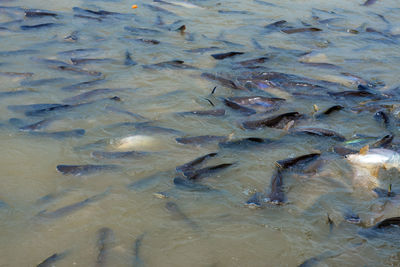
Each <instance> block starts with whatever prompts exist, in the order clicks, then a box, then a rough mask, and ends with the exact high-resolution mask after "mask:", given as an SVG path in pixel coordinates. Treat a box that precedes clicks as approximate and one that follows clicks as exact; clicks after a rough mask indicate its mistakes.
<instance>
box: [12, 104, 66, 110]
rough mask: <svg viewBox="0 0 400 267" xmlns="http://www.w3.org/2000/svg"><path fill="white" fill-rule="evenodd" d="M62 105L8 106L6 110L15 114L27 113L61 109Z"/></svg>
mask: <svg viewBox="0 0 400 267" xmlns="http://www.w3.org/2000/svg"><path fill="white" fill-rule="evenodd" d="M61 106H63V104H31V105H10V106H8V107H7V108H8V109H9V110H11V111H15V112H29V111H35V110H41V109H51V108H57V107H61Z"/></svg>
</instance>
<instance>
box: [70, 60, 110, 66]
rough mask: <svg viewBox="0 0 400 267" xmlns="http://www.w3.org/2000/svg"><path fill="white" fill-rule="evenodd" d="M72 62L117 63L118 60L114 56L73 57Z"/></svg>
mask: <svg viewBox="0 0 400 267" xmlns="http://www.w3.org/2000/svg"><path fill="white" fill-rule="evenodd" d="M70 60H71V62H72V64H74V65H85V64H94V63H115V62H117V61H116V60H114V59H112V58H71V59H70Z"/></svg>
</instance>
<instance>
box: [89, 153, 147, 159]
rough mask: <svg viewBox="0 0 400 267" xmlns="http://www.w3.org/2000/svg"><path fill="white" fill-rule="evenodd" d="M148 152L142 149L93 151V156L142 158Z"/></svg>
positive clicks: (102, 157)
mask: <svg viewBox="0 0 400 267" xmlns="http://www.w3.org/2000/svg"><path fill="white" fill-rule="evenodd" d="M148 154H149V153H148V152H141V151H125V152H107V151H93V152H92V153H91V156H92V157H93V158H96V159H125V158H129V159H132V158H141V157H143V156H145V155H148Z"/></svg>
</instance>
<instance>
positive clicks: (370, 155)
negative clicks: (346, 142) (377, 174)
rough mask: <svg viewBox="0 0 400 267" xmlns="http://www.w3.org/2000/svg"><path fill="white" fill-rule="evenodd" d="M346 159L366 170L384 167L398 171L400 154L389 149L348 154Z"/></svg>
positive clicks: (399, 168) (374, 149)
mask: <svg viewBox="0 0 400 267" xmlns="http://www.w3.org/2000/svg"><path fill="white" fill-rule="evenodd" d="M346 159H347V160H348V161H349V162H350V163H352V164H354V165H357V166H360V167H364V168H368V169H371V168H380V167H384V168H386V169H390V168H396V169H398V170H400V154H399V153H398V152H396V151H393V150H390V149H385V148H373V149H368V150H367V151H360V153H357V154H349V155H347V156H346Z"/></svg>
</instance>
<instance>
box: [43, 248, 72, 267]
mask: <svg viewBox="0 0 400 267" xmlns="http://www.w3.org/2000/svg"><path fill="white" fill-rule="evenodd" d="M67 255H68V252H67V251H65V252H62V253H54V254H53V255H51V256H50V257H48V258H46V259H45V260H44V261H42V262H41V263H39V264H38V265H37V266H36V267H51V266H54V263H55V262H57V261H59V260H62V259H63V258H65V256H67Z"/></svg>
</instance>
